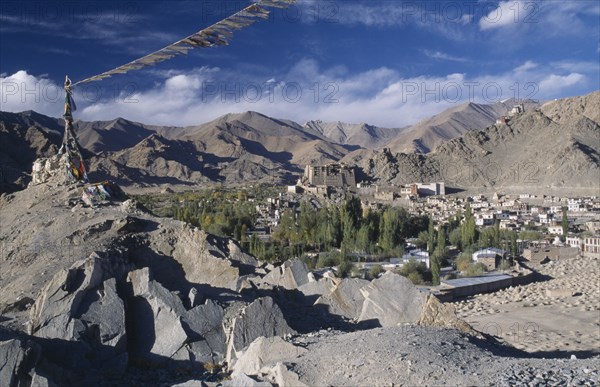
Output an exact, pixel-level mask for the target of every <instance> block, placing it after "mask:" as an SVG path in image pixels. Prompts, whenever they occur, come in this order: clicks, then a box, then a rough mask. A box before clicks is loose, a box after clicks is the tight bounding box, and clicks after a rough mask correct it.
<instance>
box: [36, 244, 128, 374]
mask: <svg viewBox="0 0 600 387" xmlns="http://www.w3.org/2000/svg"><path fill="white" fill-rule="evenodd" d="M129 267H130V266H129V265H128V264H127V263H126V262H125V261H124V260H120V259H118V258H115V257H110V256H108V257H104V258H102V257H100V256H99V255H98V254H96V253H94V254H92V255H91V256H90V258H88V259H86V260H83V261H79V262H76V263H75V264H74V265H73V266H71V268H70V269H68V270H62V271H59V272H58V273H57V274H56V275H54V277H53V278H52V279H51V280H50V281H49V282H48V283H47V284H46V286H45V287H44V288H43V289H42V290H41V291H40V294H39V296H38V298H37V300H36V302H35V303H34V305H33V307H32V308H31V312H30V317H31V326H30V333H31V334H32V335H34V336H36V337H41V338H44V339H58V340H59V341H48V342H47V344H46V345H45V349H48V350H49V351H50V352H52V351H58V352H57V353H61V354H62V355H60V359H59V360H60V363H61V364H63V365H64V366H66V367H73V368H81V367H92V368H95V369H97V370H101V371H102V372H110V373H122V372H123V371H124V370H125V368H126V366H127V360H128V359H127V354H126V351H127V348H126V341H127V338H126V328H125V309H124V303H123V301H122V300H121V299H120V297H119V296H118V294H117V286H116V280H115V277H121V276H122V275H123V274H124V273H126V272H127V270H128V269H129ZM61 340H62V342H77V343H78V345H74V346H72V347H71V348H70V349H67V348H66V347H65V346H62V345H61Z"/></svg>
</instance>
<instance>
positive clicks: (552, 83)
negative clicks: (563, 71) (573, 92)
mask: <svg viewBox="0 0 600 387" xmlns="http://www.w3.org/2000/svg"><path fill="white" fill-rule="evenodd" d="M584 80H585V76H584V75H583V74H579V73H571V74H569V75H556V74H551V75H549V76H547V77H545V78H544V79H542V80H541V81H540V84H539V85H540V90H543V91H544V93H546V94H555V93H557V92H560V91H561V90H564V89H566V88H569V87H571V86H574V85H577V84H579V83H581V82H582V81H584Z"/></svg>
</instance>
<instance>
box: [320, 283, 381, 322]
mask: <svg viewBox="0 0 600 387" xmlns="http://www.w3.org/2000/svg"><path fill="white" fill-rule="evenodd" d="M369 284H370V282H369V281H367V280H363V279H359V278H352V279H343V280H341V281H339V283H338V284H337V286H335V288H334V289H333V290H331V291H330V292H329V293H326V294H325V295H323V296H322V297H320V298H319V299H318V300H317V301H316V302H315V305H327V306H328V307H329V313H331V314H335V315H338V316H345V317H346V318H349V319H352V320H358V319H359V318H360V316H361V312H362V308H363V303H364V301H365V296H364V295H363V293H362V292H361V289H362V288H364V287H365V286H367V285H369Z"/></svg>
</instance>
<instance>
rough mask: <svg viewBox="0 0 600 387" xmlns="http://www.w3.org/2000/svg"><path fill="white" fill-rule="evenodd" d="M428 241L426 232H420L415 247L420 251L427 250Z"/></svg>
mask: <svg viewBox="0 0 600 387" xmlns="http://www.w3.org/2000/svg"><path fill="white" fill-rule="evenodd" d="M428 239H429V234H428V233H427V231H421V232H420V233H419V236H418V237H417V243H416V245H417V247H418V248H420V249H427V241H428Z"/></svg>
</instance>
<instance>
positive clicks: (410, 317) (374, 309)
mask: <svg viewBox="0 0 600 387" xmlns="http://www.w3.org/2000/svg"><path fill="white" fill-rule="evenodd" d="M360 291H361V293H362V294H363V296H364V298H365V301H364V303H363V306H362V310H361V313H360V317H359V321H363V322H369V323H373V324H374V325H375V324H376V323H379V325H380V326H382V327H392V326H396V325H398V324H401V323H417V322H418V321H419V319H420V318H421V313H422V310H423V307H424V306H425V303H426V302H427V294H425V293H422V292H421V291H419V289H417V288H416V287H415V285H413V283H412V282H410V280H409V279H407V278H405V277H403V276H401V275H398V274H395V273H392V272H389V271H388V272H386V273H385V274H383V275H382V276H381V277H379V278H378V279H376V280H373V281H372V282H371V283H370V284H369V285H367V286H365V287H363V288H361V290H360Z"/></svg>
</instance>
